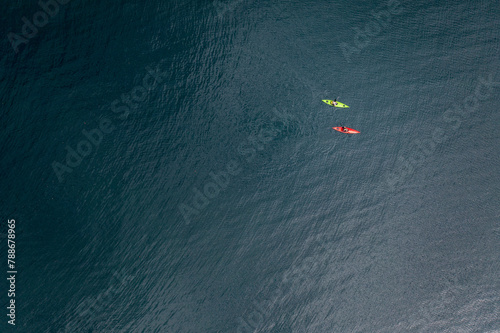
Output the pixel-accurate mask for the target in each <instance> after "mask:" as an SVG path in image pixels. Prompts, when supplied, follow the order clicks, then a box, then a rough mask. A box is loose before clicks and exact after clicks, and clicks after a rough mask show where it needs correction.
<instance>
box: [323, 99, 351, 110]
mask: <svg viewBox="0 0 500 333" xmlns="http://www.w3.org/2000/svg"><path fill="white" fill-rule="evenodd" d="M323 102H325V103H326V104H328V105H331V106H334V107H336V108H348V107H349V105H345V104H344V103H340V102H338V101H337V105H334V104H333V101H332V100H329V99H324V100H323Z"/></svg>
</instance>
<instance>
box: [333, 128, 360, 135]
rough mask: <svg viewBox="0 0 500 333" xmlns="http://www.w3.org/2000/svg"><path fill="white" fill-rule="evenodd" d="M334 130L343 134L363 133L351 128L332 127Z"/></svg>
mask: <svg viewBox="0 0 500 333" xmlns="http://www.w3.org/2000/svg"><path fill="white" fill-rule="evenodd" d="M332 128H333V129H334V130H336V131H339V132H342V133H347V134H358V133H361V132H360V131H356V130H355V129H352V128H349V127H332Z"/></svg>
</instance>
